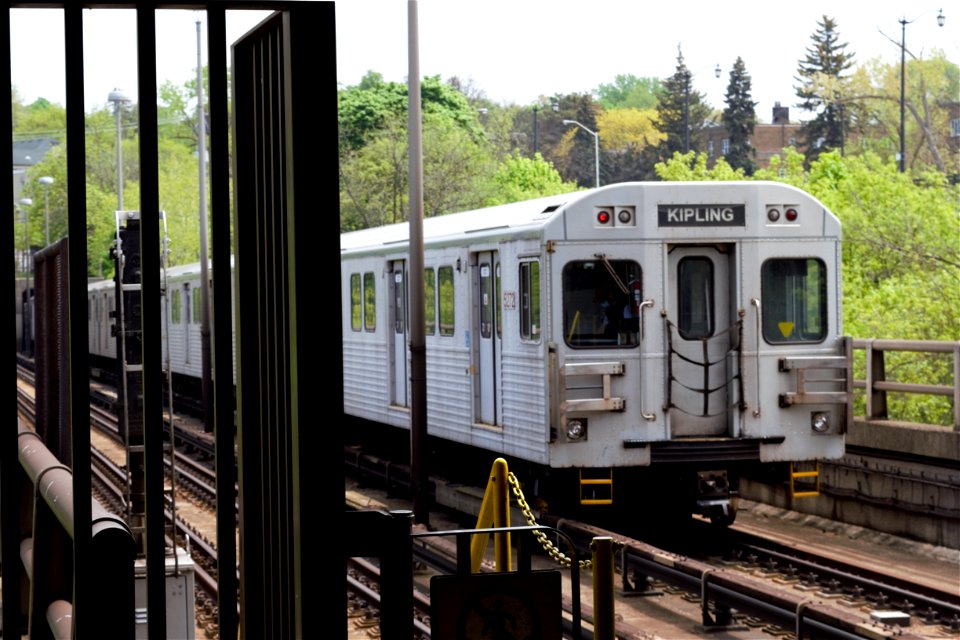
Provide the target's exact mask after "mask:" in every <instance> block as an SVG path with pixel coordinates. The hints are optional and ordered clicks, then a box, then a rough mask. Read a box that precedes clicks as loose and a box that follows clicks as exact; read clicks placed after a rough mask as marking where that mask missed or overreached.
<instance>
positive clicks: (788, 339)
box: [760, 258, 827, 344]
mask: <svg viewBox="0 0 960 640" xmlns="http://www.w3.org/2000/svg"><path fill="white" fill-rule="evenodd" d="M760 294H761V295H760V297H761V299H762V301H763V302H762V313H763V339H764V340H766V341H767V342H768V343H770V344H781V343H793V342H822V341H823V339H824V338H826V336H827V270H826V266H825V265H824V263H823V261H822V260H818V259H816V258H776V259H771V260H767V261H766V262H764V263H763V267H761V270H760Z"/></svg>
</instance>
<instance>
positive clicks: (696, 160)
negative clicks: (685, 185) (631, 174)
mask: <svg viewBox="0 0 960 640" xmlns="http://www.w3.org/2000/svg"><path fill="white" fill-rule="evenodd" d="M654 169H655V170H656V172H657V176H658V177H659V178H660V179H661V180H664V181H667V182H689V181H703V180H723V181H726V180H743V179H744V178H746V174H745V173H744V171H743V169H734V168H733V167H731V166H730V165H729V164H727V161H726V160H724V159H723V157H722V156H721V157H719V158H717V161H716V163H714V165H713V167H712V168H707V154H706V153H702V152H701V153H696V152H695V151H690V152H689V153H680V152H679V151H677V152H674V154H673V157H672V158H670V159H669V160H667V161H666V162H658V163H657V164H656V166H655V167H654Z"/></svg>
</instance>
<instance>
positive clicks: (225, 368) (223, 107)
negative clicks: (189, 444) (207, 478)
mask: <svg viewBox="0 0 960 640" xmlns="http://www.w3.org/2000/svg"><path fill="white" fill-rule="evenodd" d="M226 39H227V27H226V12H225V11H224V9H223V7H222V6H219V5H218V6H216V7H212V8H209V9H208V10H207V42H208V45H207V55H208V57H209V58H208V78H209V80H208V81H209V83H210V160H211V162H210V211H211V216H210V219H211V220H210V222H211V234H210V245H211V246H210V248H211V250H212V252H213V282H214V285H215V286H214V287H213V321H214V322H213V344H212V351H213V354H212V355H213V358H212V360H213V380H214V387H213V395H214V398H213V426H214V438H215V441H216V448H215V451H216V478H217V594H218V599H219V602H218V605H219V607H218V611H219V616H220V619H219V625H218V626H219V631H220V637H221V638H235V637H237V572H236V566H237V546H236V545H237V542H236V539H237V537H236V531H237V528H236V500H237V494H236V482H237V467H236V453H235V442H236V427H235V425H234V422H233V411H234V401H233V355H232V352H233V343H232V331H233V308H232V304H233V303H232V299H231V298H232V297H231V290H232V289H233V275H232V274H231V273H230V254H231V248H230V167H229V162H230V158H229V146H228V142H227V136H228V135H229V129H228V126H227V125H228V123H229V117H230V116H229V114H228V112H227V95H228V94H227V50H226V46H227V44H226Z"/></svg>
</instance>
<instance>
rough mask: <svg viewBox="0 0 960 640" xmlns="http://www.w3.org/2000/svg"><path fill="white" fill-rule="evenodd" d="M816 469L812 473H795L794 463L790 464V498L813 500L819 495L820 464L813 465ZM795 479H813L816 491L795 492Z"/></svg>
mask: <svg viewBox="0 0 960 640" xmlns="http://www.w3.org/2000/svg"><path fill="white" fill-rule="evenodd" d="M815 465H816V468H815V469H814V470H813V471H796V470H795V468H794V463H793V462H791V463H790V497H791V498H814V497H816V496H819V495H820V463H819V462H817V463H815ZM797 478H815V479H816V487H817V488H816V489H815V490H813V491H797V485H796V481H797Z"/></svg>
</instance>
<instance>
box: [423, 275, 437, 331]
mask: <svg viewBox="0 0 960 640" xmlns="http://www.w3.org/2000/svg"><path fill="white" fill-rule="evenodd" d="M423 324H424V333H426V334H427V335H428V336H432V335H433V334H435V333H436V332H437V274H436V272H435V271H434V270H433V269H432V268H427V269H424V270H423Z"/></svg>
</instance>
